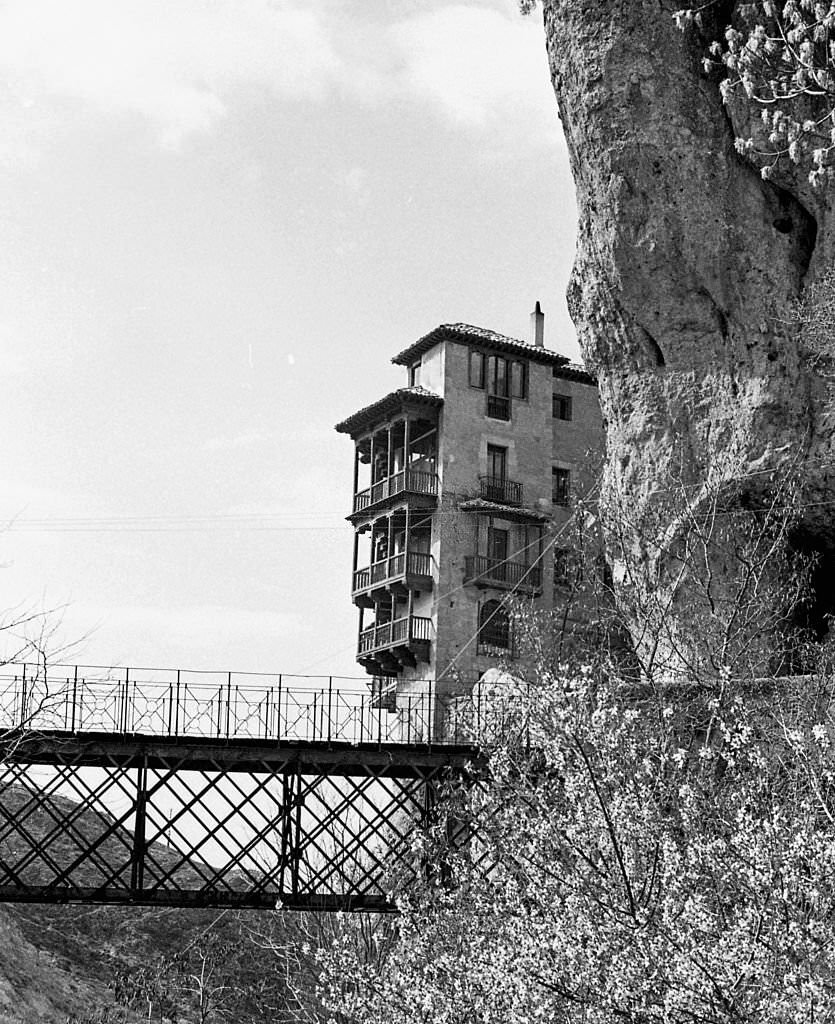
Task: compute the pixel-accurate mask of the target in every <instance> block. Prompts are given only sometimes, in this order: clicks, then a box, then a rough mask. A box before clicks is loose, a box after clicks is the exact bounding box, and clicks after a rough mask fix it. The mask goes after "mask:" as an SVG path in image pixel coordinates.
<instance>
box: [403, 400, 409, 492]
mask: <svg viewBox="0 0 835 1024" xmlns="http://www.w3.org/2000/svg"><path fill="white" fill-rule="evenodd" d="M403 484H404V486H405V489H406V490H407V491H408V489H409V417H408V416H406V419H405V420H404V421H403Z"/></svg>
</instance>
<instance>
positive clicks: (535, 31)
mask: <svg viewBox="0 0 835 1024" xmlns="http://www.w3.org/2000/svg"><path fill="white" fill-rule="evenodd" d="M0 83H2V85H0V120H2V125H0V179H1V180H0V217H1V218H2V229H3V230H2V238H3V245H2V248H0V347H2V370H3V379H4V381H5V387H4V388H3V402H2V406H0V418H1V421H2V439H3V448H2V451H3V458H2V462H1V463H0V515H2V517H3V520H4V522H6V523H9V524H11V525H10V526H9V527H8V528H7V529H6V530H5V532H4V533H3V534H2V535H0V564H2V570H0V581H2V583H3V604H4V605H5V606H6V607H11V606H15V605H18V606H19V605H21V604H28V605H39V606H47V607H58V606H65V611H64V618H63V624H62V627H61V632H62V636H63V637H64V639H67V640H68V639H72V638H74V637H80V636H83V635H88V639H86V640H85V642H84V643H83V645H82V646H81V648H80V650H79V651H78V652H77V653H76V655H75V657H76V659H77V660H82V661H84V662H87V663H94V664H129V665H153V666H173V667H176V666H182V667H193V668H211V669H227V668H228V669H238V670H242V671H243V670H247V671H267V672H279V671H284V672H302V671H309V672H313V673H329V672H331V673H334V674H337V675H346V674H353V675H356V676H360V675H362V673H361V670H359V669H358V666H357V665H356V663H355V662H354V659H353V655H354V652H355V641H356V622H357V620H356V612H355V609H354V608H353V607H352V605H351V602H350V593H349V590H350V561H351V529H350V527H349V526H348V524H347V523H346V522H345V520H344V516H345V515H346V513H347V512H348V511H349V508H350V488H351V472H352V459H351V445H350V442H349V441H348V440H347V439H346V438H345V437H344V436H342V435H338V434H336V433H334V431H333V425H334V423H336V422H337V421H338V420H339V419H341V418H343V417H344V416H346V415H348V414H350V413H351V412H353V411H355V410H356V409H358V408H360V407H362V406H363V405H366V404H367V403H369V402H370V401H373V400H374V399H376V398H378V397H381V396H382V395H383V394H385V393H386V392H388V391H390V390H391V389H392V388H394V387H398V386H400V385H401V384H402V383H404V381H403V377H402V374H403V372H404V371H403V370H402V369H401V368H395V367H392V366H391V365H390V362H389V361H390V358H391V356H392V355H394V354H395V353H396V352H397V351H399V350H400V349H401V348H403V347H404V346H405V345H407V344H409V343H410V342H411V341H413V340H415V339H416V338H418V337H419V336H420V335H422V334H424V333H426V332H427V331H428V330H430V329H431V328H433V327H434V326H436V325H437V324H439V323H446V322H451V321H466V322H469V323H474V324H479V325H482V326H485V327H490V328H493V329H495V330H498V331H501V332H504V333H508V334H511V335H514V336H517V337H518V336H522V337H525V336H526V333H527V323H528V315H529V313H530V310H531V309H532V307H533V304H534V302H535V301H536V300H537V299H539V300H540V301H541V302H542V305H543V308H544V309H545V312H546V344H548V345H550V346H551V347H553V348H556V349H558V350H560V351H563V352H565V353H566V354H568V355H569V356H571V357H572V358H577V357H578V353H577V348H576V344H575V341H574V333H573V329H572V327H571V324H570V321H569V319H568V316H567V313H566V311H565V300H564V291H565V285H566V281H567V278H568V273H569V269H570V263H571V258H572V252H573V247H574V219H575V208H574V192H573V186H572V184H571V179H570V175H569V172H568V165H567V156H566V152H565V146H564V143H563V141H562V136H561V131H560V128H559V122H558V119H557V111H556V103H555V101H554V98H553V94H552V91H551V86H550V82H549V80H548V69H547V60H546V56H545V51H544V42H543V32H542V25H541V22H540V19H539V16H538V15H534V16H532V17H530V18H523V17H522V16H520V15H519V14H518V13H517V9H516V4H515V3H514V2H512V0H471V2H468V3H442V2H441V3H432V2H428V0H388V2H384V0H316V2H315V3H310V2H302V0H173V2H172V0H71V2H68V0H5V2H4V3H2V4H0Z"/></svg>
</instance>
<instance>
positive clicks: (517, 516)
mask: <svg viewBox="0 0 835 1024" xmlns="http://www.w3.org/2000/svg"><path fill="white" fill-rule="evenodd" d="M458 508H459V509H460V511H462V512H484V513H492V514H493V515H494V516H501V518H502V519H511V520H515V521H517V522H519V521H522V522H524V521H526V520H527V521H528V522H529V521H530V520H531V519H535V520H537V521H538V522H544V521H545V520H546V519H550V518H551V517H550V516H549V515H547V513H545V512H539V511H537V509H534V508H520V507H519V506H517V505H500V504H499V503H498V502H497V501H487V500H485V499H484V498H469V499H468V500H467V501H462V502H461V504H460V505H459V506H458Z"/></svg>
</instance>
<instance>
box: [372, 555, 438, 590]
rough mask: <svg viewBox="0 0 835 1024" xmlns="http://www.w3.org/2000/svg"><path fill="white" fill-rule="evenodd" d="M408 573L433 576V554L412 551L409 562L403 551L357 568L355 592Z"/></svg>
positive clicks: (382, 583) (400, 577) (380, 584)
mask: <svg viewBox="0 0 835 1024" xmlns="http://www.w3.org/2000/svg"><path fill="white" fill-rule="evenodd" d="M407 575H408V576H431V575H432V556H431V555H430V554H428V553H425V552H423V551H410V552H409V557H408V563H407V559H406V552H405V551H401V552H399V553H398V554H396V555H391V557H389V558H381V559H380V560H379V561H378V562H372V563H371V565H369V566H367V567H366V568H365V569H357V571H356V572H355V573H354V593H355V594H356V593H358V592H359V591H362V590H368V589H369V588H370V587H377V586H382V585H384V584H386V583H389V582H391V581H392V580H397V579H402V578H403V577H404V576H407Z"/></svg>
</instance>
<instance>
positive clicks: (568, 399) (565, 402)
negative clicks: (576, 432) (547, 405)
mask: <svg viewBox="0 0 835 1024" xmlns="http://www.w3.org/2000/svg"><path fill="white" fill-rule="evenodd" d="M558 404H559V408H558ZM551 416H552V417H553V419H555V420H562V421H563V422H564V423H570V422H571V421H572V420H573V419H574V402H573V401H572V396H571V395H564V394H562V393H561V392H559V391H554V392H553V394H552V396H551Z"/></svg>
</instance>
